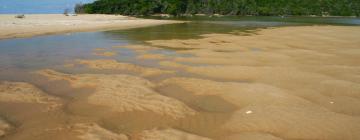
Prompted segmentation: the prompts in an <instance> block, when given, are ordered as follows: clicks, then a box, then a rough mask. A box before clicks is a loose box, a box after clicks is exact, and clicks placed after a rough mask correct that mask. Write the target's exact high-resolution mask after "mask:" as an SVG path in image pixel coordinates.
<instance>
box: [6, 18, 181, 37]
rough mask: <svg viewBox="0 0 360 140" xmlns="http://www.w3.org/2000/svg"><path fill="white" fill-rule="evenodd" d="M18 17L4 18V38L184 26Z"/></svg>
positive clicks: (127, 20) (158, 22) (134, 20)
mask: <svg viewBox="0 0 360 140" xmlns="http://www.w3.org/2000/svg"><path fill="white" fill-rule="evenodd" d="M15 16H16V15H15V14H3V15H0V39H9V38H22V37H32V36H38V35H48V34H59V33H71V32H84V31H104V30H114V29H130V28H138V27H147V26H155V25H162V24H174V23H182V21H171V20H154V19H140V18H134V17H128V16H121V15H87V14H85V15H70V16H65V15H62V14H29V15H25V17H24V18H16V17H15Z"/></svg>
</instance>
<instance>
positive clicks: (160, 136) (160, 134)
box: [139, 129, 210, 140]
mask: <svg viewBox="0 0 360 140" xmlns="http://www.w3.org/2000/svg"><path fill="white" fill-rule="evenodd" d="M139 140H210V139H209V138H206V137H201V136H197V135H194V134H190V133H187V132H183V131H180V130H176V129H163V130H158V129H153V130H145V131H143V132H141V133H140V134H139Z"/></svg>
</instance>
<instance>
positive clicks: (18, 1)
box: [0, 0, 94, 14]
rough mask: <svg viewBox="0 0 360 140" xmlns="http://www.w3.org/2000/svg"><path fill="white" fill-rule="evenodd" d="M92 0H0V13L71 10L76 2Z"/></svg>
mask: <svg viewBox="0 0 360 140" xmlns="http://www.w3.org/2000/svg"><path fill="white" fill-rule="evenodd" d="M92 1H94V0H0V14H9V13H14V14H20V13H23V14H35V13H36V14H39V13H62V12H63V11H64V9H66V8H69V9H71V10H73V8H74V5H75V4H76V3H80V2H82V3H88V2H92Z"/></svg>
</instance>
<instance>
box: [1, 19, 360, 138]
mask: <svg viewBox="0 0 360 140" xmlns="http://www.w3.org/2000/svg"><path fill="white" fill-rule="evenodd" d="M359 36H360V28H359V27H350V26H347V27H346V26H344V27H342V26H308V27H281V28H272V29H263V30H259V31H256V32H255V33H254V34H251V35H250V36H239V35H232V34H211V35H204V38H202V39H190V40H160V41H150V42H149V43H152V44H153V45H155V46H165V47H164V48H176V49H178V50H179V51H177V53H182V54H191V55H192V57H182V56H180V55H175V56H170V55H166V56H165V55H164V56H163V58H164V59H155V56H151V54H150V55H149V54H147V53H148V51H149V50H153V49H161V48H152V47H151V46H145V45H133V46H124V47H123V48H128V49H133V50H135V51H137V52H138V53H139V54H140V56H139V58H140V59H152V60H158V61H159V64H160V65H162V66H163V67H162V68H164V67H165V68H166V67H168V68H169V69H171V70H172V71H169V70H162V69H160V68H148V67H143V66H138V65H134V64H129V63H122V62H118V61H116V60H76V61H77V63H79V64H82V65H85V66H88V67H89V68H91V69H96V70H100V72H101V70H115V71H123V70H124V71H129V72H133V73H135V74H136V75H137V76H130V75H124V74H108V75H106V74H65V73H60V72H57V71H54V70H41V71H38V72H37V73H38V74H40V75H42V76H44V77H47V78H48V79H49V80H50V81H51V82H54V81H66V82H68V83H69V84H70V86H71V87H74V88H91V89H92V88H93V89H94V92H93V93H89V95H88V96H86V97H83V98H85V99H82V100H85V101H86V103H89V104H91V105H94V106H101V107H104V108H106V109H109V111H110V113H109V114H111V113H113V114H111V115H113V116H112V117H109V116H102V117H104V118H105V120H101V121H100V122H99V121H97V119H99V118H96V117H94V116H96V115H97V114H96V113H93V112H95V111H96V112H97V111H98V110H96V109H93V108H91V109H89V110H87V111H88V112H90V113H88V116H91V117H94V118H96V119H95V120H96V121H94V120H93V119H85V120H87V121H89V120H90V121H89V122H90V124H87V123H86V124H83V123H77V121H79V120H82V119H79V120H77V119H72V122H76V123H72V124H71V126H72V127H70V130H69V131H62V132H64V133H65V132H71V131H73V130H75V131H76V132H77V134H74V135H75V136H77V138H79V139H120V140H122V139H150V140H151V139H174V140H177V139H185V140H186V139H190V140H191V139H219V140H223V139H225V140H227V139H229V140H238V139H246V140H264V139H266V140H287V139H289V140H290V139H316V140H342V139H347V140H358V139H360V134H359V133H358V132H359V131H360V107H359V106H360V85H359V84H360V67H359V64H360V61H359V60H360V48H359V44H360V40H359ZM114 48H117V47H114ZM144 56H146V57H144ZM156 57H158V56H156ZM163 74H171V75H167V76H168V77H166V76H165V77H162V78H163V80H162V79H160V81H161V82H160V83H155V81H158V80H159V79H156V78H155V79H156V80H154V79H152V78H154V77H158V76H159V77H160V76H162V75H163ZM174 75H175V76H174ZM145 78H149V80H147V79H145ZM27 90H29V91H32V88H31V89H27ZM0 91H1V90H0ZM8 91H11V90H8ZM16 91H17V90H16ZM20 91H21V90H20ZM4 95H5V94H4ZM36 97H37V96H36ZM80 97H81V96H80ZM0 99H1V98H0ZM79 100H80V99H79ZM85 105H88V104H85ZM85 105H84V106H85ZM74 106H75V105H74ZM71 107H72V106H71V105H69V109H71ZM91 107H93V106H91ZM79 110H80V109H79ZM79 110H76V109H73V111H79ZM195 110H196V111H195ZM82 111H83V110H82ZM84 111H86V110H84ZM119 112H120V114H121V115H119V114H116V113H119ZM139 112H140V113H139ZM219 112H220V113H219ZM74 113H75V114H77V112H74ZM131 113H133V114H135V115H132V114H131ZM79 114H80V113H79ZM154 114H156V115H154ZM111 115H110V116H111ZM80 116H81V115H80ZM88 116H86V115H84V116H81V117H83V118H86V117H88ZM126 116H130V117H126ZM151 116H155V117H156V118H154V117H151ZM159 116H167V117H170V118H172V120H174V125H172V123H168V122H167V120H165V119H162V117H159ZM10 117H11V116H10ZM91 117H90V118H91ZM217 117H218V118H217ZM109 118H116V119H117V120H118V123H113V122H117V121H114V120H116V119H114V120H109ZM118 118H121V119H118ZM141 118H146V119H145V121H144V122H143V120H139V119H141ZM148 118H150V119H149V120H148ZM87 121H85V122H87ZM106 121H108V122H106ZM92 123H95V124H92ZM100 123H103V124H104V125H103V124H101V126H99V125H98V124H100ZM139 123H141V124H139ZM145 123H146V124H145ZM148 123H151V124H155V125H149V126H144V125H147V124H148ZM176 123H179V125H177V124H176ZM6 124H7V123H6V122H5V125H1V121H0V133H1V131H3V132H6V131H7V130H5V131H4V129H3V128H2V127H1V126H6ZM162 124H164V125H162ZM111 128H114V129H111ZM117 130H119V131H117ZM121 130H122V131H121ZM55 134H56V133H55ZM65 134H69V133H65ZM71 134H73V133H71ZM123 134H126V135H123ZM205 136H206V137H205ZM207 137H208V138H207ZM54 138H55V137H54ZM56 138H57V137H56ZM10 139H11V138H10Z"/></svg>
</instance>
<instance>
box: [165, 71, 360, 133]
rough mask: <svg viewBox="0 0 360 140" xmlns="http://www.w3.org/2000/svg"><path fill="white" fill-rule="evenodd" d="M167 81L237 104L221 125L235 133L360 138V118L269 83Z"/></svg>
mask: <svg viewBox="0 0 360 140" xmlns="http://www.w3.org/2000/svg"><path fill="white" fill-rule="evenodd" d="M169 84H173V85H177V86H180V87H182V88H183V89H185V90H187V91H188V92H191V93H193V94H195V95H197V96H202V95H217V96H220V97H222V98H224V99H225V100H227V101H228V102H231V103H232V104H235V105H237V106H238V108H239V110H238V111H236V112H235V113H234V114H233V117H232V118H231V119H230V121H229V122H228V123H227V124H225V126H224V127H225V129H227V130H228V131H231V132H234V133H236V132H240V133H241V132H248V131H250V132H267V133H270V134H274V135H275V136H281V137H283V138H285V139H323V138H325V139H340V138H345V139H351V138H353V137H356V138H360V135H359V134H358V133H357V130H359V129H360V125H359V124H360V118H358V117H350V116H347V115H344V114H341V113H334V112H332V111H330V110H328V109H326V108H324V107H322V106H319V105H316V104H314V103H311V102H309V101H307V100H305V99H302V98H300V97H297V96H294V95H292V94H291V91H287V90H283V89H279V88H277V87H272V86H270V85H264V84H257V83H253V84H249V83H229V82H214V81H209V80H201V79H189V78H172V79H168V80H165V81H164V82H163V83H162V84H161V86H165V85H169ZM329 102H331V100H329ZM329 104H330V103H329ZM264 116H266V117H264ZM324 116H326V118H323V117H324ZM339 134H342V135H341V136H339Z"/></svg>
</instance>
